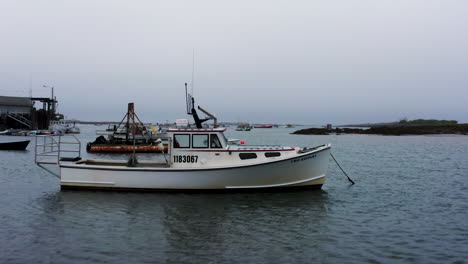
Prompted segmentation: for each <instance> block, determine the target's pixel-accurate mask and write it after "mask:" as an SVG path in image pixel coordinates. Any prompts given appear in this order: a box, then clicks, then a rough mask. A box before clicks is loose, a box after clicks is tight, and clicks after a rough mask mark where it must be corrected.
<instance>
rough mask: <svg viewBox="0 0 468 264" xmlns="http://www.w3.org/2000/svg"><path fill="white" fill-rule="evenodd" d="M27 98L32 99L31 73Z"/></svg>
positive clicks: (30, 74)
mask: <svg viewBox="0 0 468 264" xmlns="http://www.w3.org/2000/svg"><path fill="white" fill-rule="evenodd" d="M29 97H31V98H32V73H31V72H30V73H29Z"/></svg>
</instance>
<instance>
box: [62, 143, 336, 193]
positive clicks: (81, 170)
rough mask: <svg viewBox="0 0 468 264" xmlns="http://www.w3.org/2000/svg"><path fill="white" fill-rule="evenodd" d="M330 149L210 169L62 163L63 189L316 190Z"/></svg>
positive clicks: (325, 170)
mask: <svg viewBox="0 0 468 264" xmlns="http://www.w3.org/2000/svg"><path fill="white" fill-rule="evenodd" d="M329 153H330V147H329V146H327V147H324V148H321V149H319V150H317V151H311V152H307V153H302V154H298V155H297V156H294V157H292V158H287V159H282V160H275V161H271V162H267V163H261V164H247V165H244V166H235V167H212V168H188V169H187V168H184V169H179V168H163V167H161V168H153V167H126V166H102V165H96V166H93V165H86V164H75V163H72V162H62V163H61V164H60V170H61V186H62V187H63V188H67V187H72V188H100V189H136V190H149V189H150V190H151V189H152V190H240V189H273V188H275V189H276V188H281V189H283V188H287V187H294V188H298V187H307V188H320V187H321V186H322V185H323V184H324V182H325V179H326V172H327V169H328V159H329Z"/></svg>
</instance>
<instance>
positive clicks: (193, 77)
mask: <svg viewBox="0 0 468 264" xmlns="http://www.w3.org/2000/svg"><path fill="white" fill-rule="evenodd" d="M194 86H195V48H193V52H192V96H193V95H194V93H193V87H194Z"/></svg>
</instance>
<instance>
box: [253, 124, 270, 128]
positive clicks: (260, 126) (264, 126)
mask: <svg viewBox="0 0 468 264" xmlns="http://www.w3.org/2000/svg"><path fill="white" fill-rule="evenodd" d="M272 127H273V126H272V125H258V126H254V128H272Z"/></svg>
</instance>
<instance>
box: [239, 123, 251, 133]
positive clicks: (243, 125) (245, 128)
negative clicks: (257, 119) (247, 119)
mask: <svg viewBox="0 0 468 264" xmlns="http://www.w3.org/2000/svg"><path fill="white" fill-rule="evenodd" d="M251 129H252V126H251V125H249V124H247V123H241V124H239V125H238V126H237V128H236V131H250V130H251Z"/></svg>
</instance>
